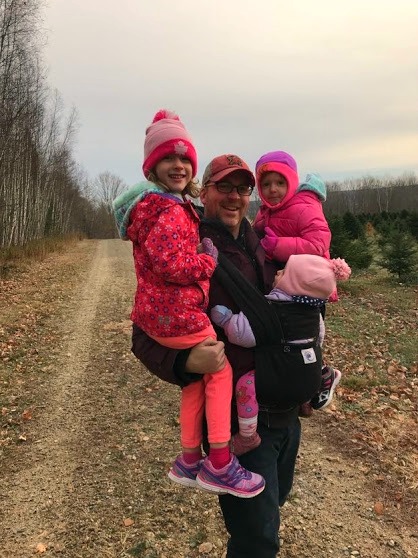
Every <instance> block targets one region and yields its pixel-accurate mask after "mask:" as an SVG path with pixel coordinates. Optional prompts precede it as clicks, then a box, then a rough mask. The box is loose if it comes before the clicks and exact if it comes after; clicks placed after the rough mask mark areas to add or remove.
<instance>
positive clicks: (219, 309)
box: [210, 304, 232, 327]
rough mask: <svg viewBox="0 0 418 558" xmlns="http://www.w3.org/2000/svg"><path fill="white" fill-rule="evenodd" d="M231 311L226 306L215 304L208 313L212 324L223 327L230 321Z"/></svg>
mask: <svg viewBox="0 0 418 558" xmlns="http://www.w3.org/2000/svg"><path fill="white" fill-rule="evenodd" d="M231 316H232V311H231V310H230V309H229V308H227V307H226V306H222V305H221V304H217V305H216V306H214V307H213V308H212V310H211V311H210V317H211V319H212V322H213V323H214V324H216V325H218V326H221V327H224V326H225V325H226V324H227V323H228V321H229V320H230V319H231Z"/></svg>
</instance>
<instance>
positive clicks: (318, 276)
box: [275, 254, 351, 300]
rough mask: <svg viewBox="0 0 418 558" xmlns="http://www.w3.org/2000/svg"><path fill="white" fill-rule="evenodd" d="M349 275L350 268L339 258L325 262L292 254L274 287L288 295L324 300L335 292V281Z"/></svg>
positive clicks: (309, 256)
mask: <svg viewBox="0 0 418 558" xmlns="http://www.w3.org/2000/svg"><path fill="white" fill-rule="evenodd" d="M350 274H351V269H350V267H349V266H348V265H347V263H346V262H345V260H343V259H341V258H336V259H334V260H327V259H326V258H323V257H322V256H314V255H312V254H293V255H292V256H290V257H289V259H288V261H287V264H286V267H285V268H284V270H283V275H282V276H281V277H280V278H279V279H277V282H276V283H275V286H276V287H277V288H279V289H280V290H282V291H284V292H285V293H287V294H289V295H307V296H311V297H314V298H322V299H324V300H326V299H327V298H328V297H329V296H330V295H331V293H332V292H334V291H335V289H336V286H337V279H341V280H345V279H348V278H349V277H350Z"/></svg>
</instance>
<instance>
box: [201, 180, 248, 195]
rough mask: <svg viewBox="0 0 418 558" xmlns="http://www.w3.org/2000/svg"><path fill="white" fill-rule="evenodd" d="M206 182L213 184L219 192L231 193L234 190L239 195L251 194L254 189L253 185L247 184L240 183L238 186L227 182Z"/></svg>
mask: <svg viewBox="0 0 418 558" xmlns="http://www.w3.org/2000/svg"><path fill="white" fill-rule="evenodd" d="M208 184H213V185H214V186H215V188H216V189H217V190H218V192H220V193H221V194H231V192H233V191H234V190H236V191H237V193H238V195H239V196H251V194H252V193H253V190H254V187H253V186H250V185H249V184H240V185H239V186H234V185H233V184H230V183H229V182H208Z"/></svg>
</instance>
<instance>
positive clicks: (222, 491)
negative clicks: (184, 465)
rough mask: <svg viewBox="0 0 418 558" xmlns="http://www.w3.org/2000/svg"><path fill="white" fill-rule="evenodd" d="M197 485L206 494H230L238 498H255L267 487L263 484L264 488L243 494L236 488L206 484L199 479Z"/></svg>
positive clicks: (197, 478)
mask: <svg viewBox="0 0 418 558" xmlns="http://www.w3.org/2000/svg"><path fill="white" fill-rule="evenodd" d="M196 484H197V486H198V487H199V488H201V489H202V490H205V491H206V492H211V493H212V494H230V495H231V496H236V497H237V498H254V496H258V495H259V494H261V492H263V490H264V488H265V486H266V485H265V484H263V486H261V487H260V488H258V489H257V490H254V491H253V492H243V491H240V490H236V489H234V488H222V487H220V486H218V485H216V484H211V483H209V482H206V481H204V480H203V479H201V478H199V477H196Z"/></svg>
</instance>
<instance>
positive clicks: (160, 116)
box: [152, 109, 180, 124]
mask: <svg viewBox="0 0 418 558" xmlns="http://www.w3.org/2000/svg"><path fill="white" fill-rule="evenodd" d="M165 118H169V119H170V120H180V118H179V117H178V116H177V114H176V113H175V112H173V111H171V110H167V109H161V110H159V111H158V112H157V114H156V115H155V116H154V118H153V121H152V123H153V124H154V122H158V121H159V120H164V119H165Z"/></svg>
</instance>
